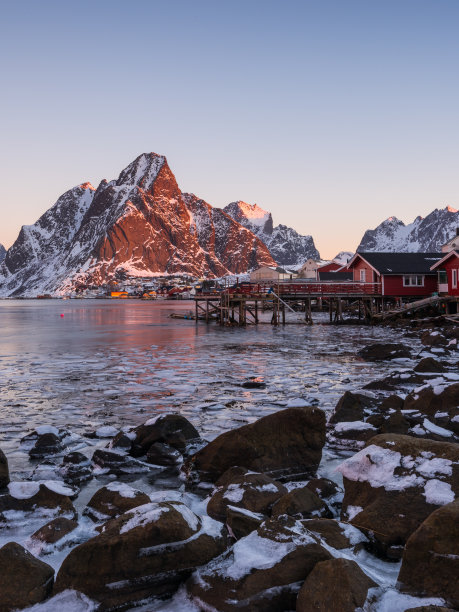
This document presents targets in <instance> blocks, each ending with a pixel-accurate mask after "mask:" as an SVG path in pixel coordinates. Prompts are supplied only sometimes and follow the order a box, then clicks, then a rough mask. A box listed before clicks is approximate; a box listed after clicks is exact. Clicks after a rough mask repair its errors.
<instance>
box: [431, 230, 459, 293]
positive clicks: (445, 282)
mask: <svg viewBox="0 0 459 612" xmlns="http://www.w3.org/2000/svg"><path fill="white" fill-rule="evenodd" d="M458 242H459V240H458ZM431 270H432V272H435V273H437V274H438V292H439V293H446V294H448V295H454V296H459V288H458V281H459V248H458V249H457V250H454V251H449V253H446V255H444V257H442V259H440V260H439V261H437V262H436V263H434V264H433V266H432V267H431Z"/></svg>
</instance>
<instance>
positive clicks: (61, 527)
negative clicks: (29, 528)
mask: <svg viewBox="0 0 459 612" xmlns="http://www.w3.org/2000/svg"><path fill="white" fill-rule="evenodd" d="M77 527H78V522H77V521H72V520H71V519H68V518H65V517H64V516H59V517H57V518H55V519H53V520H52V521H50V522H49V523H46V525H43V527H40V529H38V530H37V531H36V532H35V533H33V534H32V535H31V536H30V539H31V540H32V541H34V542H36V543H42V544H56V543H57V542H59V541H60V540H62V538H65V536H67V535H68V534H69V533H72V531H74V530H75V529H76V528H77Z"/></svg>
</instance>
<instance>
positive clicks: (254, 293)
mask: <svg viewBox="0 0 459 612" xmlns="http://www.w3.org/2000/svg"><path fill="white" fill-rule="evenodd" d="M194 301H195V317H194V318H195V319H196V322H197V321H198V320H204V321H206V323H209V322H211V321H215V322H217V323H218V324H219V325H223V326H238V327H244V326H246V325H257V324H258V323H260V322H261V320H260V313H262V312H266V311H270V312H271V313H272V316H271V320H270V322H271V325H281V324H282V325H285V324H286V323H287V322H290V323H303V324H306V325H312V324H313V317H312V314H313V311H314V310H318V311H324V310H328V312H329V318H330V323H339V322H341V321H343V320H344V317H343V312H344V311H345V310H348V311H352V312H353V313H354V314H355V317H356V318H358V319H361V320H363V321H366V322H368V323H371V322H381V321H385V320H388V319H393V318H397V317H399V316H406V315H408V314H411V313H413V312H417V311H421V310H423V309H427V308H431V307H432V306H434V307H435V306H437V307H443V306H445V305H446V304H447V303H448V302H456V304H457V301H458V300H457V298H451V297H448V296H446V297H441V296H432V297H427V298H425V299H422V300H416V301H415V302H411V303H407V304H405V305H404V306H401V307H397V305H398V303H399V299H398V298H396V297H394V296H386V295H383V293H382V286H381V283H355V282H349V281H347V282H341V283H336V282H293V283H292V282H285V283H275V284H267V283H266V284H260V283H242V284H241V285H238V286H236V287H228V288H226V289H224V290H223V291H221V292H214V293H202V294H198V295H196V297H195V298H194ZM287 311H291V312H292V313H293V314H294V315H295V317H294V320H292V319H293V317H289V319H290V320H289V321H287V317H286V313H287ZM445 311H446V306H445ZM456 311H457V307H456ZM264 322H266V321H264Z"/></svg>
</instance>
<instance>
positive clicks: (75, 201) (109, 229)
mask: <svg viewBox="0 0 459 612" xmlns="http://www.w3.org/2000/svg"><path fill="white" fill-rule="evenodd" d="M190 198H191V199H190ZM193 198H194V199H193ZM187 200H188V201H189V204H190V207H188V205H187ZM195 201H196V202H195ZM198 202H201V203H202V200H199V199H198V198H196V197H195V196H192V197H191V196H190V197H188V196H184V195H183V194H182V193H181V191H180V189H179V187H178V185H177V181H176V180H175V177H174V175H173V173H172V172H171V170H170V168H169V166H168V164H167V161H166V158H165V157H164V156H161V155H157V154H155V153H149V154H142V155H140V156H139V157H138V158H137V159H136V160H134V161H133V162H132V163H131V164H129V166H127V167H126V168H125V169H124V170H123V171H122V172H121V173H120V175H119V177H118V179H116V180H113V181H110V182H107V181H105V180H103V181H102V182H101V183H100V185H99V187H98V188H97V190H95V189H94V187H92V186H91V185H90V184H89V183H85V184H83V185H80V186H78V187H75V188H73V189H71V190H70V191H68V192H66V193H65V194H63V195H62V196H61V197H60V198H59V200H58V201H57V202H56V204H55V205H54V206H53V207H52V208H50V209H49V210H48V211H47V212H46V213H45V214H44V215H43V216H42V217H40V219H39V220H38V221H37V222H36V223H35V224H34V225H30V226H24V227H23V228H22V229H21V231H20V233H19V236H18V238H17V240H16V242H15V243H14V244H13V246H12V247H11V248H10V249H9V251H8V252H7V254H6V257H5V259H4V261H3V263H2V264H1V265H0V296H2V297H6V296H35V295H37V294H40V293H51V294H62V293H66V292H68V291H72V290H74V289H75V288H76V287H78V286H85V287H87V286H100V285H102V284H106V283H108V282H111V281H112V280H114V279H117V278H123V277H125V276H127V275H128V276H140V277H152V276H157V275H161V274H190V275H193V276H197V277H199V276H210V277H212V276H222V275H224V274H228V273H240V272H247V271H248V270H250V269H252V268H255V267H258V266H260V265H273V264H274V260H273V259H272V257H271V255H270V254H269V251H268V249H267V248H266V247H265V245H264V244H263V243H262V242H261V241H260V240H259V239H258V238H257V237H256V236H255V235H254V234H253V233H252V232H250V231H249V230H247V229H246V228H244V227H243V226H241V225H240V224H239V223H237V222H235V221H234V220H233V219H231V218H230V217H229V216H228V215H226V214H225V213H224V212H223V211H221V210H218V209H213V208H212V207H211V206H210V205H208V204H205V203H202V204H201V205H198ZM198 209H199V210H198ZM206 215H207V217H208V221H209V226H208V232H209V235H207V236H206V235H205V234H206V231H207V230H206V229H205V223H206V221H205V217H206ZM211 235H212V236H213V237H212V236H211Z"/></svg>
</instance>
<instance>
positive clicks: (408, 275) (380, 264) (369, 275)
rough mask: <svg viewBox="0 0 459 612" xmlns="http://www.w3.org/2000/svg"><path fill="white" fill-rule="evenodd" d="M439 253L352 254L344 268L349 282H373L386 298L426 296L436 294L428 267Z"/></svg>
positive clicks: (439, 255)
mask: <svg viewBox="0 0 459 612" xmlns="http://www.w3.org/2000/svg"><path fill="white" fill-rule="evenodd" d="M441 257H442V255H441V253H356V254H355V255H354V257H353V258H352V259H351V261H350V262H349V263H348V265H347V267H348V269H349V270H351V271H352V273H353V281H354V282H358V283H373V284H375V285H377V286H378V289H380V290H378V293H380V294H381V295H382V296H387V297H396V298H398V297H400V298H401V297H410V298H411V297H417V298H421V297H428V296H430V295H432V294H433V293H436V292H437V290H438V288H437V273H436V271H432V270H431V268H432V266H433V265H434V264H435V263H437V262H438V261H440V260H441Z"/></svg>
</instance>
